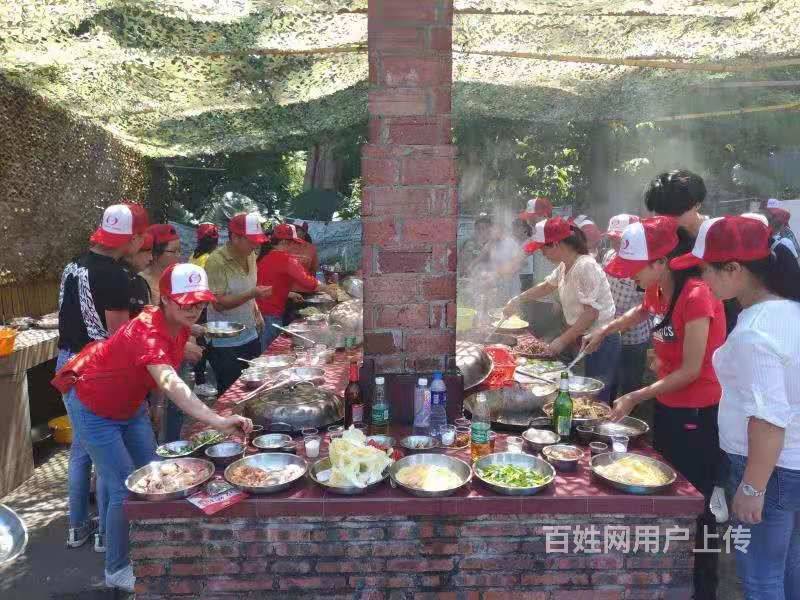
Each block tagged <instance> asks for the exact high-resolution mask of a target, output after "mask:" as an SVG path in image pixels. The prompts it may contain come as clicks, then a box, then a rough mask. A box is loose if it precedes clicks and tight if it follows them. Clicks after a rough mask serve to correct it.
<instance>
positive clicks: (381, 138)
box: [361, 0, 458, 373]
mask: <svg viewBox="0 0 800 600" xmlns="http://www.w3.org/2000/svg"><path fill="white" fill-rule="evenodd" d="M452 23H453V2H452V0H369V78H370V92H369V116H370V128H369V143H368V144H366V145H364V147H363V150H362V163H361V164H362V175H363V178H364V192H363V207H362V217H363V224H364V237H363V240H362V244H363V271H364V349H365V354H366V356H367V357H368V358H371V359H373V360H374V361H375V370H376V372H386V373H392V372H393V373H408V372H412V371H415V370H416V371H420V372H429V371H431V370H435V369H442V368H444V367H445V364H444V357H445V355H448V354H450V355H452V354H453V353H454V352H455V322H456V314H455V311H456V230H457V226H458V206H457V195H456V161H455V156H456V148H455V146H453V144H452V137H451V133H450V127H451V122H450V106H451V103H450V96H451V88H452Z"/></svg>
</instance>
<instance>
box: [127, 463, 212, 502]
mask: <svg viewBox="0 0 800 600" xmlns="http://www.w3.org/2000/svg"><path fill="white" fill-rule="evenodd" d="M173 462H174V463H177V464H179V465H182V466H186V467H194V468H196V469H198V470H200V471H201V472H202V474H203V476H202V477H200V478H198V480H197V482H195V483H193V484H192V485H190V486H189V487H187V488H184V489H182V490H177V491H175V492H164V493H149V492H148V493H143V492H137V491H135V490H134V489H133V488H134V486H135V485H136V483H137V482H138V481H139V480H140V479H142V478H144V477H147V476H149V475H152V474H153V473H155V472H157V471H156V470H157V469H159V468H160V467H161V466H162V465H165V464H168V463H173ZM213 476H214V464H213V463H211V462H209V461H207V460H204V459H202V458H175V459H171V460H165V461H156V462H151V463H150V464H147V465H145V466H143V467H141V468H139V469H136V470H135V471H134V472H133V473H131V474H130V475H128V478H127V479H126V480H125V487H126V488H128V491H129V492H131V493H132V494H133V495H134V496H136V497H137V498H140V499H142V500H150V501H154V502H161V501H165V500H179V499H181V498H187V497H188V496H191V495H192V494H194V493H195V492H196V491H198V490H199V489H200V488H201V487H203V486H204V485H205V484H206V482H208V480H209V479H211V478H212V477H213Z"/></svg>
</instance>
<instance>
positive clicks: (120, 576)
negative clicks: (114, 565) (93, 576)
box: [106, 565, 136, 594]
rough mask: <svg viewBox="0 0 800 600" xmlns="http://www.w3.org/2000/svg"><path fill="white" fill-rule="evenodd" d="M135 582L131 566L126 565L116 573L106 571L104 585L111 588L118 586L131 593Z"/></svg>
mask: <svg viewBox="0 0 800 600" xmlns="http://www.w3.org/2000/svg"><path fill="white" fill-rule="evenodd" d="M135 584H136V577H135V576H134V574H133V567H132V566H130V565H128V566H127V567H125V568H122V569H120V570H119V571H117V572H116V573H109V572H108V571H106V585H107V586H108V587H112V588H119V589H121V590H122V591H124V592H128V593H129V594H132V593H133V586H134V585H135Z"/></svg>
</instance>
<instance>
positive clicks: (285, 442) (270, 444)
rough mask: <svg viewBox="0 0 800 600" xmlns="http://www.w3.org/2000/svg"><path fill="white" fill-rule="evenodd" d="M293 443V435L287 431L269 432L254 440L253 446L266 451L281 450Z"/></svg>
mask: <svg viewBox="0 0 800 600" xmlns="http://www.w3.org/2000/svg"><path fill="white" fill-rule="evenodd" d="M291 444H292V436H290V435H287V434H285V433H267V434H264V435H260V436H258V437H257V438H255V439H254V440H253V446H255V447H256V448H258V449H259V450H262V451H264V452H281V451H282V450H283V449H284V448H288V446H289V445H291Z"/></svg>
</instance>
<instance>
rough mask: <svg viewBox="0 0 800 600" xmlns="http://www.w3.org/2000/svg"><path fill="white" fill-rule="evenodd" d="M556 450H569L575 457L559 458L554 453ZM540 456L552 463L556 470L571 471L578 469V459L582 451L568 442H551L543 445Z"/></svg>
mask: <svg viewBox="0 0 800 600" xmlns="http://www.w3.org/2000/svg"><path fill="white" fill-rule="evenodd" d="M557 452H569V453H571V454H573V455H574V456H575V458H561V457H560V456H558V455H557V454H556V453H557ZM542 456H543V457H544V459H545V460H546V461H547V462H549V463H550V464H551V465H553V466H554V467H555V468H556V470H557V471H563V472H565V473H572V472H574V471H577V470H578V461H579V460H580V459H581V457H582V456H583V451H582V450H581V449H580V448H578V447H576V446H571V445H569V444H553V445H552V446H545V447H544V449H543V450H542Z"/></svg>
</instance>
